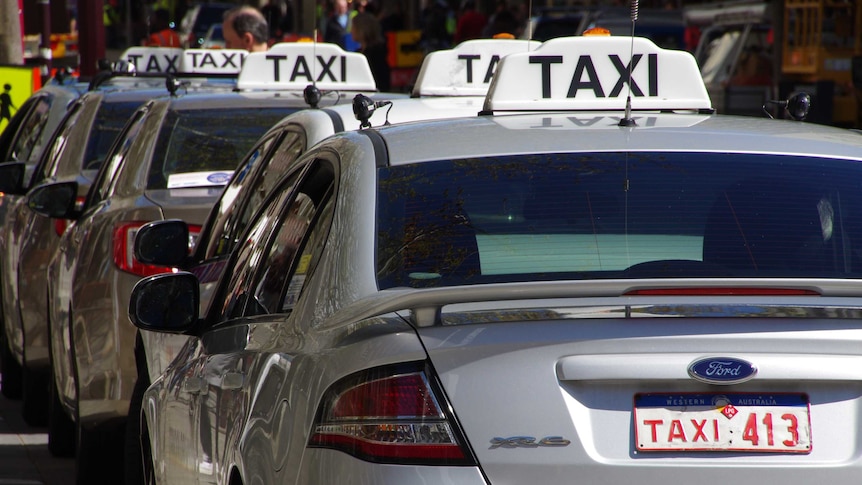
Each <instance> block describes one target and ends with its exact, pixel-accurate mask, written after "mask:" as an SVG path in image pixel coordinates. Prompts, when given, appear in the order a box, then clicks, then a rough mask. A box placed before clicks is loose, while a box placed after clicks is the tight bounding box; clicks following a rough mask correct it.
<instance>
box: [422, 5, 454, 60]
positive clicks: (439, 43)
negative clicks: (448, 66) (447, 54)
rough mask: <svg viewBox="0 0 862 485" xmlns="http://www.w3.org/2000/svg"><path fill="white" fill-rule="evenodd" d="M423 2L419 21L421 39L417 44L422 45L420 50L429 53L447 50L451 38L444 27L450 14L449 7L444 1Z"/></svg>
mask: <svg viewBox="0 0 862 485" xmlns="http://www.w3.org/2000/svg"><path fill="white" fill-rule="evenodd" d="M425 1H426V4H425V7H424V8H423V9H422V12H421V19H420V27H421V28H422V37H421V38H420V41H419V43H420V44H421V45H422V50H423V51H425V53H429V52H434V51H436V50H440V49H448V48H449V47H450V46H451V44H452V37H451V36H450V34H449V30H448V28H447V25H446V24H447V22H448V17H449V13H450V12H449V6H448V4H447V3H446V1H445V0H425Z"/></svg>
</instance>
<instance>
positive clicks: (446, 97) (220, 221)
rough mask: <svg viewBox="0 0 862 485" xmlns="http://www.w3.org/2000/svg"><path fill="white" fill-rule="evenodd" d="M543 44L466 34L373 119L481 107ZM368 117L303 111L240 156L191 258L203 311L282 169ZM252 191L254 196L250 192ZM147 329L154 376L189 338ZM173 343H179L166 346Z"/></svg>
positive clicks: (436, 115)
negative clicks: (516, 57) (494, 85)
mask: <svg viewBox="0 0 862 485" xmlns="http://www.w3.org/2000/svg"><path fill="white" fill-rule="evenodd" d="M539 45H540V43H539V42H536V41H522V40H510V39H503V40H490V39H481V40H472V41H466V42H462V43H461V44H459V45H458V46H457V47H456V48H454V49H450V50H441V51H436V52H434V53H432V54H430V55H428V56H427V57H426V59H425V61H424V62H423V65H422V68H421V70H420V73H419V76H418V78H417V83H416V85H415V86H414V89H413V92H412V96H413V97H411V98H400V97H394V98H393V97H390V96H388V95H387V94H386V93H379V94H378V95H377V96H376V97H375V98H374V99H373V100H372V101H374V102H376V104H377V106H376V108H374V107H372V108H373V109H372V110H371V111H370V112H369V114H370V116H368V118H367V119H366V121H367V123H368V124H369V125H370V126H384V125H387V124H401V123H409V122H413V121H421V120H433V119H441V118H460V117H466V116H474V115H477V114H478V113H479V112H480V111H481V110H482V104H483V102H484V99H485V98H484V95H485V93H487V90H488V87H489V85H490V81H491V77H492V76H491V75H492V74H493V71H494V69H495V67H496V65H497V63H498V62H499V61H500V59H501V58H503V57H505V56H506V55H508V54H511V53H513V52H527V51H530V50H533V49H535V48H537V47H538V46H539ZM465 58H466V59H465ZM361 124H362V121H360V120H359V119H358V117H357V113H356V109H355V108H354V106H353V105H351V104H340V105H336V106H329V107H321V109H317V110H301V111H297V112H296V113H293V114H291V115H288V116H287V117H285V118H284V119H283V120H281V121H280V122H279V123H278V124H277V125H275V126H274V127H273V128H272V129H270V130H269V131H268V132H267V133H266V134H265V135H264V136H262V137H261V139H260V140H259V141H258V143H257V145H256V146H255V147H254V148H253V149H252V150H251V151H250V152H249V154H248V156H247V157H246V158H245V159H244V160H243V161H242V162H241V164H240V169H239V170H238V171H239V172H241V173H242V174H243V176H242V177H235V178H233V179H232V180H231V182H230V183H229V184H228V186H227V187H226V190H225V191H224V193H223V194H222V196H221V197H220V198H219V200H218V201H217V202H216V203H215V206H214V207H213V210H212V211H211V213H210V215H209V217H208V218H207V221H206V222H205V223H204V225H203V229H202V232H201V237H200V238H199V239H198V240H197V241H196V247H195V254H193V256H192V258H191V260H192V262H191V264H192V265H193V266H194V268H195V269H194V270H193V271H194V272H195V273H196V274H197V275H198V276H199V277H200V279H201V295H202V298H201V311H205V310H206V309H207V308H208V307H209V295H210V294H211V292H212V290H213V288H214V287H215V284H216V282H217V281H218V278H219V276H220V274H221V268H222V267H223V265H224V259H225V258H226V257H227V256H228V255H229V254H230V250H231V249H232V247H233V243H230V244H228V243H226V241H227V240H230V241H235V240H237V238H238V237H239V235H241V234H242V232H243V230H244V228H245V225H244V224H245V223H247V221H248V219H249V218H250V216H251V214H253V213H254V212H255V211H256V210H257V208H258V207H259V206H260V204H262V203H263V201H264V199H265V198H266V197H267V196H268V194H269V191H270V190H271V189H272V188H273V185H274V183H275V181H276V180H277V175H276V174H281V173H284V172H285V171H287V170H290V166H291V165H292V164H293V163H294V162H295V161H296V159H297V158H298V157H299V156H301V155H302V154H303V153H305V152H306V151H307V150H308V149H310V148H311V147H312V146H314V145H315V144H316V143H318V142H320V141H321V140H324V139H325V138H327V137H329V136H331V135H333V134H335V133H340V132H342V131H349V130H358V129H360V128H361ZM252 193H253V194H254V195H253V196H252V195H250V194H252ZM242 221H245V222H242ZM186 269H189V268H186ZM62 280H63V278H59V279H58V281H62ZM141 335H142V339H143V343H144V347H145V348H147V349H163V350H162V351H160V352H147V370H148V372H149V382H153V381H154V380H155V379H156V378H157V377H158V376H159V375H161V374H162V373H163V372H164V369H165V368H166V367H167V364H168V363H170V361H171V360H172V359H173V358H174V356H175V355H176V349H178V348H179V347H180V346H181V344H182V343H184V341H183V340H181V339H178V338H177V337H176V336H171V337H167V336H166V335H164V334H160V333H156V332H143V333H142V334H141ZM168 340H169V341H170V344H168V342H167V341H168ZM166 348H167V349H171V350H169V351H164V349H166Z"/></svg>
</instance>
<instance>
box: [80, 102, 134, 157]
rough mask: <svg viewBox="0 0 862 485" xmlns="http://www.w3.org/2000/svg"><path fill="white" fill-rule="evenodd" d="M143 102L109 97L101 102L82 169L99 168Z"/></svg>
mask: <svg viewBox="0 0 862 485" xmlns="http://www.w3.org/2000/svg"><path fill="white" fill-rule="evenodd" d="M141 103H142V101H123V102H112V101H110V100H107V99H106V100H105V101H103V102H102V103H101V105H100V106H99V111H98V113H97V114H96V118H95V120H93V127H92V129H91V130H90V136H89V139H88V141H87V148H86V152H84V158H83V160H82V163H83V166H81V169H82V170H98V169H99V167H100V166H101V165H102V162H103V161H104V160H105V157H106V156H107V155H108V150H110V148H111V144H112V143H113V142H114V140H115V139H116V138H117V135H119V134H120V131H121V130H122V129H123V126H125V124H126V122H128V121H129V118H131V117H132V113H134V112H135V109H137V107H138V106H140V105H141Z"/></svg>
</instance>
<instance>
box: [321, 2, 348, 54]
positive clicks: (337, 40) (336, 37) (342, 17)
mask: <svg viewBox="0 0 862 485" xmlns="http://www.w3.org/2000/svg"><path fill="white" fill-rule="evenodd" d="M349 20H350V12H349V11H348V8H347V0H333V2H332V4H331V7H330V12H329V15H328V16H327V18H326V26H325V27H324V31H323V41H324V42H328V43H330V44H338V45H339V46H341V48H342V49H344V47H345V37H346V36H347V34H348V32H349V31H348V21H349Z"/></svg>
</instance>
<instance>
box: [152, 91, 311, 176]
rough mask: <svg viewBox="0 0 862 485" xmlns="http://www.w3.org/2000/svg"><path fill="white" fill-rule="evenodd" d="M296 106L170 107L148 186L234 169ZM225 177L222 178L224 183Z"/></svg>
mask: <svg viewBox="0 0 862 485" xmlns="http://www.w3.org/2000/svg"><path fill="white" fill-rule="evenodd" d="M294 111H296V108H283V107H279V108H258V109H250V108H242V109H240V108H235V109H224V108H222V109H213V110H187V111H172V112H171V113H169V114H168V116H167V117H166V119H165V122H164V123H163V124H162V131H161V132H160V133H159V141H158V143H157V148H156V154H155V156H154V159H153V163H152V164H151V165H150V173H149V180H148V184H147V188H148V189H165V188H175V187H179V186H180V185H182V184H186V185H187V182H179V181H182V180H186V181H187V180H194V176H195V174H201V176H202V177H204V179H205V178H206V176H207V174H209V173H211V172H229V173H233V171H234V169H236V167H237V165H239V162H240V160H242V157H243V156H245V154H246V153H247V152H248V151H249V150H250V149H251V147H252V146H253V145H254V143H255V142H256V141H257V139H258V138H260V137H261V136H263V134H264V133H265V132H266V130H268V129H269V128H271V127H272V126H273V125H275V124H276V123H277V122H278V121H279V120H281V119H282V118H284V117H285V116H287V115H288V114H290V113H292V112H294ZM224 183H226V181H221V184H224Z"/></svg>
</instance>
